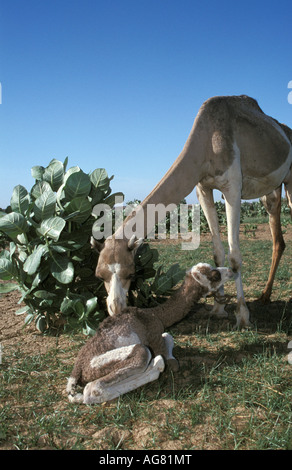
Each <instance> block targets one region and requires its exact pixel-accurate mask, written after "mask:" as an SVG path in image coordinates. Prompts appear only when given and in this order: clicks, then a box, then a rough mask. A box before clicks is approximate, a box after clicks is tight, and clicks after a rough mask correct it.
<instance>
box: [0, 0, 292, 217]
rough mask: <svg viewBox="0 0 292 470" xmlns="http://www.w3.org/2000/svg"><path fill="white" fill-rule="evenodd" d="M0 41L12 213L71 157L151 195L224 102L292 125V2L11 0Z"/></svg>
mask: <svg viewBox="0 0 292 470" xmlns="http://www.w3.org/2000/svg"><path fill="white" fill-rule="evenodd" d="M0 44H1V46H0V82H1V85H2V104H1V105H0V129H1V139H0V158H1V170H2V171H1V176H0V207H3V208H5V207H6V206H7V205H8V204H9V201H10V196H11V193H12V190H13V187H14V186H16V185H17V184H22V185H24V186H25V187H26V188H27V189H30V188H31V186H32V185H33V182H34V181H33V179H32V178H31V176H30V169H31V167H32V166H34V165H43V166H46V165H47V164H48V163H49V161H50V160H51V159H52V158H57V159H60V160H64V159H65V157H66V156H68V157H69V166H73V165H79V166H80V167H81V168H82V169H83V171H85V172H89V171H91V170H94V169H95V168H98V167H102V168H106V170H107V171H108V173H109V174H110V175H112V174H113V175H115V178H114V180H113V182H112V189H113V191H123V192H124V193H125V195H126V200H127V201H128V200H131V199H133V198H138V199H143V198H144V197H145V196H146V195H147V194H148V193H149V192H150V191H151V189H152V188H153V187H154V186H155V184H156V183H157V182H158V181H159V180H160V178H161V177H162V176H163V175H164V174H165V172H166V171H167V170H168V168H169V167H170V166H171V164H172V163H173V161H174V160H175V158H176V157H177V156H178V154H179V153H180V151H181V149H182V147H183V145H184V143H185V141H186V139H187V137H188V134H189V131H190V129H191V127H192V124H193V120H194V118H195V116H196V114H197V112H198V109H199V107H200V105H201V104H202V103H203V101H205V100H206V99H207V98H209V97H211V96H214V95H229V94H230V95H231V94H248V95H250V96H252V97H254V98H256V99H257V100H258V102H259V104H260V106H261V107H262V109H263V110H264V111H265V112H266V113H267V114H270V115H272V116H273V117H275V118H276V119H278V120H279V121H281V122H285V123H286V124H287V125H289V126H290V127H292V105H291V104H289V103H288V99H287V97H288V93H289V89H288V83H289V81H291V80H292V48H291V44H292V4H291V1H282V0H279V1H277V2H275V1H274V2H271V1H270V2H267V1H256V0H253V1H249V0H247V1H244V2H234V1H225V0H221V1H220V2H219V1H213V0H210V1H208V2H201V1H200V2H198V1H195V0H147V1H144V0H82V1H81V0H49V1H48V0H1V3H0ZM190 202H192V201H190Z"/></svg>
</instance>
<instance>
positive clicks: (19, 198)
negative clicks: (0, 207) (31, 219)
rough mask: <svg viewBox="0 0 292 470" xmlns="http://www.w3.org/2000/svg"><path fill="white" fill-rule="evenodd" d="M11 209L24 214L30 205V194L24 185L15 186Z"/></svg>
mask: <svg viewBox="0 0 292 470" xmlns="http://www.w3.org/2000/svg"><path fill="white" fill-rule="evenodd" d="M10 205H11V209H12V210H13V211H14V212H18V213H19V214H24V213H25V212H26V211H27V209H28V206H29V194H28V192H27V190H26V189H25V187H24V186H21V184H19V185H18V186H15V188H14V189H13V192H12V196H11V200H10Z"/></svg>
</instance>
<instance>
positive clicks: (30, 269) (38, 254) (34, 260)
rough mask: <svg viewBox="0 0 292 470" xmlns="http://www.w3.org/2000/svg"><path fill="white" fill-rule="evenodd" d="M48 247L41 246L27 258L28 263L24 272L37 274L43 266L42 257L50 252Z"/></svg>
mask: <svg viewBox="0 0 292 470" xmlns="http://www.w3.org/2000/svg"><path fill="white" fill-rule="evenodd" d="M48 250H49V249H48V247H47V246H46V245H39V246H38V247H37V248H36V249H35V250H34V251H33V253H32V254H31V255H29V256H28V257H27V258H26V261H25V263H24V265H23V270H24V271H25V272H26V273H27V274H29V275H30V276H31V275H32V274H35V273H36V272H37V270H38V268H39V266H40V264H41V259H42V256H43V255H44V254H45V253H47V252H48Z"/></svg>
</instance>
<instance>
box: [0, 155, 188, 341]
mask: <svg viewBox="0 0 292 470" xmlns="http://www.w3.org/2000/svg"><path fill="white" fill-rule="evenodd" d="M67 163H68V160H67V159H66V160H65V162H64V163H62V162H60V161H58V160H55V159H53V160H52V161H51V162H50V163H49V165H48V166H47V167H46V168H44V167H42V166H34V167H33V168H32V170H31V173H32V176H33V177H34V178H35V184H34V185H33V187H32V188H31V190H30V192H28V191H27V190H26V188H24V187H23V186H21V185H18V186H16V187H15V188H14V190H13V193H12V197H11V202H10V204H11V212H10V213H8V214H5V213H3V212H1V214H0V233H1V232H2V234H4V237H5V240H6V241H7V239H8V240H9V241H10V244H9V247H7V248H5V249H3V250H2V251H0V279H2V280H5V281H10V282H5V283H2V284H1V285H0V293H6V292H10V291H12V290H16V289H18V290H20V292H21V299H20V301H19V303H21V302H24V303H25V307H22V308H21V309H19V310H18V311H17V312H16V314H18V315H20V314H26V317H25V323H27V324H28V323H30V322H32V321H35V323H36V327H37V328H38V330H40V331H41V332H43V331H45V330H46V329H47V328H48V327H50V326H51V325H52V324H54V323H55V322H56V321H58V322H59V321H60V320H61V321H62V322H64V323H65V324H66V325H67V326H68V325H69V327H73V328H83V331H84V332H85V333H87V334H90V333H92V332H93V331H94V328H95V326H96V325H97V324H98V322H99V321H100V320H101V319H103V317H104V315H105V314H106V306H105V301H104V300H105V297H106V292H105V290H104V286H103V283H102V282H101V281H99V280H98V279H96V277H95V275H94V271H95V267H96V263H97V255H96V253H95V252H94V251H92V250H91V247H90V238H91V234H92V225H93V223H94V222H95V220H96V219H95V217H94V216H93V215H92V209H93V207H94V206H95V205H96V204H98V203H103V204H108V205H110V206H112V204H113V203H114V196H116V195H121V193H117V194H111V189H110V181H111V179H112V178H109V177H108V174H107V172H106V170H104V169H102V168H98V169H96V170H94V171H93V172H92V173H90V174H86V173H84V172H83V171H82V170H81V169H80V168H79V167H78V166H75V167H71V168H69V169H68V170H66V167H67ZM157 260H158V253H157V250H154V249H151V248H150V247H149V245H147V244H144V245H142V246H141V247H140V248H139V250H138V251H137V253H136V274H137V275H136V279H135V281H134V282H133V283H132V285H131V293H130V295H129V298H130V303H132V304H134V305H139V306H148V305H151V304H153V303H155V302H156V301H161V300H162V296H163V295H165V294H166V293H167V292H168V291H169V290H170V289H171V287H172V286H173V285H174V284H176V283H177V282H178V281H179V280H180V279H181V278H182V277H183V272H182V271H181V270H180V269H179V268H178V267H177V266H176V267H173V268H171V269H170V270H169V271H168V273H166V274H164V273H162V272H161V268H159V270H158V272H157V273H156V271H155V269H154V264H155V263H156V262H157ZM153 277H154V280H153V282H152V283H151V282H149V281H147V282H145V280H146V279H150V278H153ZM11 281H12V282H11ZM15 281H16V283H15Z"/></svg>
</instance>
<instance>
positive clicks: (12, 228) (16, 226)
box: [0, 212, 28, 238]
mask: <svg viewBox="0 0 292 470" xmlns="http://www.w3.org/2000/svg"><path fill="white" fill-rule="evenodd" d="M0 231H2V232H5V233H6V234H7V235H8V236H9V237H10V238H16V237H17V235H20V234H21V233H25V232H27V231H28V225H27V222H26V220H25V218H24V217H23V215H22V214H18V213H17V212H11V213H10V214H7V215H4V217H1V218H0Z"/></svg>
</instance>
